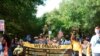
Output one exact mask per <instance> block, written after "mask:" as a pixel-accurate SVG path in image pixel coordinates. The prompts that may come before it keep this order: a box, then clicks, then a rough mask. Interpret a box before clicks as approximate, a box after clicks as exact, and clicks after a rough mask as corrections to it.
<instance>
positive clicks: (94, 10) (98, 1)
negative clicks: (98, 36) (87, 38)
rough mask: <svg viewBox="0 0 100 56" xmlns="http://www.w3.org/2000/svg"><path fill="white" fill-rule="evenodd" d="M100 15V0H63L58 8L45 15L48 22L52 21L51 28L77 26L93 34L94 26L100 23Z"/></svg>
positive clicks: (68, 28)
mask: <svg viewBox="0 0 100 56" xmlns="http://www.w3.org/2000/svg"><path fill="white" fill-rule="evenodd" d="M99 15H100V0H63V1H62V3H61V4H60V7H59V9H58V10H57V9H55V10H54V11H52V12H50V13H47V14H46V15H45V16H46V23H48V22H51V28H52V29H51V30H56V29H59V28H63V29H65V30H67V31H70V30H71V29H72V28H74V29H75V28H76V29H78V30H79V29H80V30H81V32H83V33H86V34H87V33H91V34H92V33H93V29H94V27H95V26H96V25H100V16H99ZM65 32H66V31H65Z"/></svg>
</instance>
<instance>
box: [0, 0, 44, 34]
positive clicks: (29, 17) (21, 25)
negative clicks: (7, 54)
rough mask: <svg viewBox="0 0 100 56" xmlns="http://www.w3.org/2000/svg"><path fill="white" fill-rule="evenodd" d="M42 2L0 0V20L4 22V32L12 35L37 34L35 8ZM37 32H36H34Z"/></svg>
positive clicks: (40, 0)
mask: <svg viewBox="0 0 100 56" xmlns="http://www.w3.org/2000/svg"><path fill="white" fill-rule="evenodd" d="M43 1H44V0H0V19H4V20H5V22H6V32H7V33H13V34H17V33H18V34H38V32H39V30H38V29H40V28H41V26H40V25H41V24H40V25H38V24H37V23H38V22H39V20H37V19H36V15H35V14H36V11H37V10H36V7H37V5H40V4H43ZM36 30H37V31H36Z"/></svg>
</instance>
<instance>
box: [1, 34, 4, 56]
mask: <svg viewBox="0 0 100 56" xmlns="http://www.w3.org/2000/svg"><path fill="white" fill-rule="evenodd" d="M2 41H3V36H2V35H0V56H4V53H3V46H2Z"/></svg>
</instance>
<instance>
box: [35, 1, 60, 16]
mask: <svg viewBox="0 0 100 56" xmlns="http://www.w3.org/2000/svg"><path fill="white" fill-rule="evenodd" d="M60 2H61V0H47V1H45V5H44V6H43V5H39V6H38V7H37V13H36V16H37V17H41V16H43V14H45V13H46V12H50V11H52V10H54V9H58V8H59V4H60Z"/></svg>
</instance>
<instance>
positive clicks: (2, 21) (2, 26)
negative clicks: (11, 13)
mask: <svg viewBox="0 0 100 56" xmlns="http://www.w3.org/2000/svg"><path fill="white" fill-rule="evenodd" d="M4 26H5V25H4V20H0V31H5V27H4Z"/></svg>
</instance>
